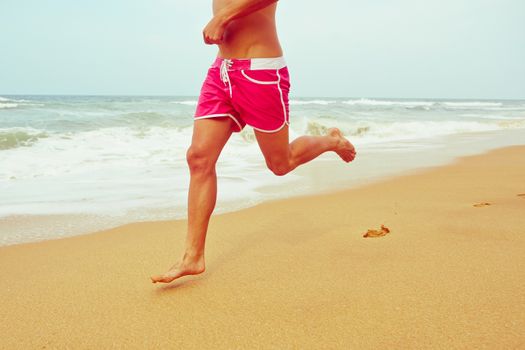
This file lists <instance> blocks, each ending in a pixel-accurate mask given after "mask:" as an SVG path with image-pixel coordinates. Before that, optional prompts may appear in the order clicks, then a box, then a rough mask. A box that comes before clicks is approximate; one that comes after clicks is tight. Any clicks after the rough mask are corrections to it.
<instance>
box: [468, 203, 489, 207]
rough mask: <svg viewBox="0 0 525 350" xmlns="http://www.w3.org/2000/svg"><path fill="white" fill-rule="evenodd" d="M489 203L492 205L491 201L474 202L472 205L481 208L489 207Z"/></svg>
mask: <svg viewBox="0 0 525 350" xmlns="http://www.w3.org/2000/svg"><path fill="white" fill-rule="evenodd" d="M489 205H492V204H491V203H489V202H481V203H476V204H473V205H472V206H473V207H476V208H481V207H488V206H489Z"/></svg>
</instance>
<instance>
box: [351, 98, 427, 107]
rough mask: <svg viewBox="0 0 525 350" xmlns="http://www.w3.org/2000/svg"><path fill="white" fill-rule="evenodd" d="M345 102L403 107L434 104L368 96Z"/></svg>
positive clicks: (355, 104)
mask: <svg viewBox="0 0 525 350" xmlns="http://www.w3.org/2000/svg"><path fill="white" fill-rule="evenodd" d="M343 103H344V104H347V105H353V106H385V107H388V106H402V107H418V106H432V105H433V104H434V102H430V101H386V100H373V99H367V98H361V99H359V100H347V101H343Z"/></svg>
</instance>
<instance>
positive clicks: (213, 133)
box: [190, 117, 236, 160]
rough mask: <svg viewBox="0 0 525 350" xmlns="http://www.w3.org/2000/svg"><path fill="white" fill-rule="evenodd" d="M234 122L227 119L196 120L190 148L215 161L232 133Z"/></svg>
mask: <svg viewBox="0 0 525 350" xmlns="http://www.w3.org/2000/svg"><path fill="white" fill-rule="evenodd" d="M234 127H236V125H235V122H234V121H233V120H232V119H231V118H229V117H215V118H205V119H198V120H195V121H194V122H193V135H192V138H191V147H190V148H192V149H193V151H194V152H197V153H202V154H206V155H207V156H210V157H211V158H212V159H213V160H217V158H218V157H219V154H220V153H221V151H222V149H223V147H224V145H225V144H226V142H227V141H228V139H229V138H230V136H231V134H232V133H233V130H234Z"/></svg>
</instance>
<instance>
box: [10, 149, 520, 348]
mask: <svg viewBox="0 0 525 350" xmlns="http://www.w3.org/2000/svg"><path fill="white" fill-rule="evenodd" d="M524 157H525V146H513V147H506V148H501V149H497V150H492V151H490V152H488V153H485V154H482V155H475V156H469V157H464V158H461V159H460V160H458V161H456V162H454V163H453V164H450V165H446V166H442V167H436V168H432V169H425V170H423V171H420V172H418V173H415V174H410V175H406V176H399V177H395V178H390V179H388V180H385V181H382V182H378V183H373V184H368V185H366V186H362V187H359V188H355V189H349V190H344V191H339V192H335V193H330V194H323V195H306V196H302V197H296V198H288V199H278V200H273V201H271V202H265V203H261V204H259V205H257V206H254V207H250V208H246V209H243V210H239V211H236V212H230V213H225V214H221V215H216V216H213V217H212V219H211V222H210V226H209V231H208V240H207V251H206V264H207V266H206V267H207V269H206V271H205V272H204V273H203V274H201V275H198V276H189V277H184V278H182V279H180V280H178V281H175V282H173V283H171V284H169V285H158V284H152V283H151V282H150V280H149V276H150V275H151V274H155V273H159V272H163V271H165V269H166V268H168V267H169V266H171V264H173V262H174V260H176V259H177V258H178V257H179V255H180V254H181V252H182V247H183V246H184V238H185V228H186V227H185V224H186V221H185V220H170V221H158V222H140V223H132V224H127V225H123V226H120V227H116V228H113V229H109V230H103V231H98V232H95V233H92V234H86V235H80V236H75V237H70V238H65V239H56V240H48V241H43V242H36V243H27V244H19V245H12V246H6V247H0V271H1V273H2V276H4V278H2V279H1V280H0V291H1V292H0V303H1V305H2V309H3V321H2V322H1V323H0V331H1V332H2V334H6V335H8V336H6V337H3V338H2V340H0V348H15V347H24V348H28V347H30V348H37V347H38V348H42V347H46V348H47V347H49V348H82V349H83V348H108V347H112V346H115V344H117V345H118V346H124V347H126V348H151V347H156V348H159V347H160V348H173V347H180V348H185V349H202V348H207V347H213V348H217V349H223V348H224V349H231V348H232V347H242V348H257V347H279V348H319V347H330V348H348V347H350V348H360V349H375V348H378V347H387V348H394V349H404V348H407V347H408V348H436V347H437V348H480V347H488V348H493V347H503V348H517V347H519V346H520V344H523V343H524V342H525V336H524V335H523V332H522V329H523V325H524V324H525V316H524V315H525V298H523V295H525V289H524V287H523V283H522V282H523V280H524V278H525V272H524V271H525V257H524V255H523V250H524V249H525V235H524V232H525V231H524V229H523V219H522V216H521V215H522V213H523V210H524V209H525V186H524V185H523V181H522V180H523V178H524V177H525V162H524V161H523V159H524ZM484 202H487V203H489V204H488V205H486V206H481V207H475V206H474V204H479V203H484ZM382 224H384V225H386V226H387V227H388V228H390V230H391V233H389V234H388V235H386V236H384V237H380V238H363V237H362V235H363V234H364V232H366V230H367V229H378V228H379V226H380V225H382ZM35 325H38V327H35Z"/></svg>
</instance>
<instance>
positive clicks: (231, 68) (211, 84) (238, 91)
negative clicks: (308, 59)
mask: <svg viewBox="0 0 525 350" xmlns="http://www.w3.org/2000/svg"><path fill="white" fill-rule="evenodd" d="M289 91H290V76H289V74H288V68H287V67H286V63H285V61H284V58H283V57H276V58H252V59H223V58H219V57H217V59H216V60H215V62H213V64H212V65H211V67H210V68H209V69H208V74H207V76H206V79H205V80H204V83H203V84H202V88H201V92H200V96H199V102H198V103H197V109H196V111H195V120H198V119H204V118H215V117H230V118H231V119H233V121H234V122H235V124H236V125H237V128H236V129H234V132H240V131H241V130H242V129H244V127H245V126H246V124H248V125H249V126H251V127H252V128H254V129H255V130H258V131H263V132H276V131H279V130H281V129H282V128H283V127H284V125H290V121H289V107H288V92H289Z"/></svg>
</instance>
